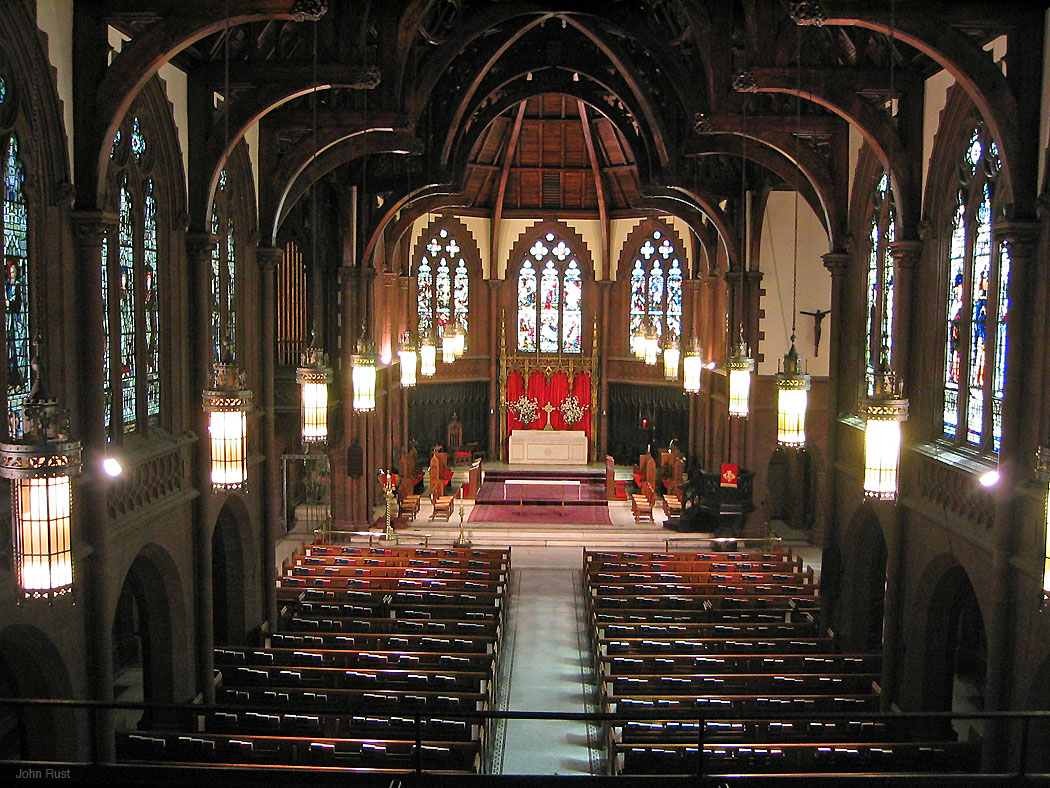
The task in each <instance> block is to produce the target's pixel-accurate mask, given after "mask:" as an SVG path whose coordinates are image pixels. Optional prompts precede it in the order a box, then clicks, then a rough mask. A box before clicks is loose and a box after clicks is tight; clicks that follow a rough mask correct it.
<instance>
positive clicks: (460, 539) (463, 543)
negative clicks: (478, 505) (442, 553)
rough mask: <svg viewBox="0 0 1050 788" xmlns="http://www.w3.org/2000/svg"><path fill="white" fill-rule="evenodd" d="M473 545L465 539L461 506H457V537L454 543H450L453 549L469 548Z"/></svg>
mask: <svg viewBox="0 0 1050 788" xmlns="http://www.w3.org/2000/svg"><path fill="white" fill-rule="evenodd" d="M473 544H474V543H473V542H471V541H470V540H469V539H467V536H466V534H464V533H463V504H462V503H461V504H460V505H459V536H457V537H456V541H454V542H453V543H452V546H453V547H470V546H471V545H473Z"/></svg>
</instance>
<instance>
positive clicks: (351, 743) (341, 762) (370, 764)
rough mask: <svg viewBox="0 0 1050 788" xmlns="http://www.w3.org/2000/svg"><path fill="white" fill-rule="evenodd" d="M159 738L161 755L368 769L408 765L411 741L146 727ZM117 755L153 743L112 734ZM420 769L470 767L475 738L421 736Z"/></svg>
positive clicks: (152, 747)
mask: <svg viewBox="0 0 1050 788" xmlns="http://www.w3.org/2000/svg"><path fill="white" fill-rule="evenodd" d="M149 738H151V739H154V740H157V739H162V740H164V742H165V744H164V746H163V747H162V748H160V749H161V750H162V751H163V753H164V757H163V760H165V761H175V762H192V763H222V764H225V765H243V766H255V765H258V764H287V765H293V766H332V767H340V768H344V769H346V768H350V769H361V770H368V771H396V772H404V771H413V770H414V769H415V765H416V760H415V758H416V752H415V750H416V744H415V740H414V739H412V738H410V739H385V738H384V739H382V740H380V739H372V738H368V739H347V738H338V739H329V738H322V737H306V736H259V735H243V734H225V733H192V734H186V733H181V732H179V733H168V732H157V731H151V732H150V733H149ZM117 742H118V754H119V756H120V757H121V758H122V760H131V761H141V760H154V759H156V754H157V745H156V743H155V742H153V743H150V744H149V745H148V747H141V746H140V739H139V738H137V737H136V735H135V734H121V735H120V736H118V740H117ZM419 757H420V763H421V765H422V768H423V769H424V770H426V771H432V772H452V773H470V772H474V771H475V770H476V769H477V768H478V766H479V765H480V741H466V742H464V741H433V740H431V741H424V742H423V743H422V747H421V752H420V753H419Z"/></svg>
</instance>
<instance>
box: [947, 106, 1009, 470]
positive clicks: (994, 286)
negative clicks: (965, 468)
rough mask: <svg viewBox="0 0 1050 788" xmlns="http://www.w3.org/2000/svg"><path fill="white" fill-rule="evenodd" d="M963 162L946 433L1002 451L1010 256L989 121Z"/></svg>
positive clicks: (954, 224) (955, 214) (950, 296)
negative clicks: (1003, 245) (999, 238)
mask: <svg viewBox="0 0 1050 788" xmlns="http://www.w3.org/2000/svg"><path fill="white" fill-rule="evenodd" d="M961 159H962V160H961V162H960V167H959V174H960V179H959V183H958V185H957V186H956V192H955V200H954V205H953V211H952V214H951V235H950V241H949V244H948V265H947V275H948V279H947V283H946V287H945V291H946V307H947V309H946V315H945V317H946V327H945V328H946V332H945V333H946V338H945V346H944V434H945V435H946V436H947V437H949V438H953V439H955V440H957V441H959V442H965V443H967V444H970V445H972V446H975V447H977V448H979V449H981V450H991V451H999V443H1000V441H1001V439H1002V402H1003V389H1004V388H1005V382H1006V353H1007V317H1008V312H1009V308H1010V303H1009V297H1008V291H1009V279H1010V259H1009V255H1008V253H1007V252H1006V251H1005V250H1001V249H1000V247H999V245H998V244H997V243H996V242H995V241H994V236H993V226H994V224H995V208H996V205H997V203H996V176H997V175H998V173H999V151H998V149H997V147H996V144H995V142H994V141H992V139H991V138H990V137H989V136H988V133H987V130H986V129H985V127H984V125H983V124H980V123H978V124H977V125H976V126H975V127H974V129H973V131H972V133H971V134H970V137H969V141H968V142H967V144H966V147H965V150H964V151H963V154H962V156H961Z"/></svg>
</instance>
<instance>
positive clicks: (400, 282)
mask: <svg viewBox="0 0 1050 788" xmlns="http://www.w3.org/2000/svg"><path fill="white" fill-rule="evenodd" d="M415 281H416V278H415V277H414V276H399V277H398V278H397V286H398V287H399V288H400V289H402V290H411V289H412V285H413V283H414V282H415Z"/></svg>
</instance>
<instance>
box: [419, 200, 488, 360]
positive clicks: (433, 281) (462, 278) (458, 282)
mask: <svg viewBox="0 0 1050 788" xmlns="http://www.w3.org/2000/svg"><path fill="white" fill-rule="evenodd" d="M410 265H411V267H412V270H414V271H415V276H416V286H417V294H416V303H415V305H414V306H415V309H414V312H415V321H414V324H415V328H416V336H417V337H420V338H422V337H423V336H425V335H427V334H430V335H431V336H432V338H433V339H434V340H435V341H440V338H441V331H442V329H443V328H444V326H445V323H446V322H448V321H449V320H453V321H456V322H458V323H459V325H461V326H463V328H464V329H465V330H466V332H467V347H470V345H471V326H472V325H473V326H474V330H475V334H477V326H476V324H475V323H474V321H472V320H471V319H470V312H471V308H472V305H476V304H478V303H479V302H480V298H479V296H480V294H481V289H482V282H483V279H484V275H483V271H482V268H481V253H480V250H479V249H478V244H477V241H476V240H475V239H474V235H473V233H471V232H470V230H468V229H467V226H466V225H465V224H463V222H462V221H460V220H459V219H457V218H456V217H454V216H448V215H446V216H437V217H435V218H434V219H433V220H432V221H431V222H430V224H428V225H427V226H426V227H425V228H423V231H422V233H421V234H420V236H419V238H418V239H417V240H416V244H415V248H414V249H413V250H412V257H411V262H410ZM478 311H479V310H477V308H476V306H475V307H474V309H473V312H474V315H475V316H476V315H477V314H478ZM475 319H476V318H475ZM475 338H476V337H475Z"/></svg>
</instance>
